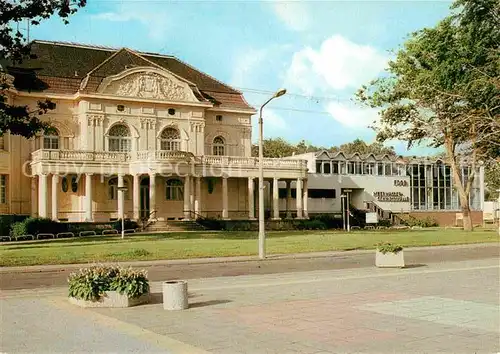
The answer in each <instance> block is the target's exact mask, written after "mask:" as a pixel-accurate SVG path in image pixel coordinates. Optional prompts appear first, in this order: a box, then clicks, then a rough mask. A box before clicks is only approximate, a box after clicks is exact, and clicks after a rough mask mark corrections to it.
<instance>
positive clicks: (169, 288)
mask: <svg viewBox="0 0 500 354" xmlns="http://www.w3.org/2000/svg"><path fill="white" fill-rule="evenodd" d="M162 288H163V309H164V310H170V311H175V310H185V309H187V308H188V307H189V304H188V289H187V282H186V281H184V280H172V281H165V282H163V285H162Z"/></svg>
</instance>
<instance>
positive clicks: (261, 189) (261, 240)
mask: <svg viewBox="0 0 500 354" xmlns="http://www.w3.org/2000/svg"><path fill="white" fill-rule="evenodd" d="M285 93H286V90H285V89H281V90H279V91H277V92H276V93H275V94H274V95H273V97H271V98H270V99H268V100H267V101H266V102H265V103H264V104H263V105H262V106H261V107H260V114H259V258H260V259H264V258H266V252H265V238H266V235H265V230H264V228H265V226H264V146H263V144H264V142H263V140H264V123H263V121H262V110H263V109H264V107H265V106H266V105H267V104H268V103H269V102H271V101H272V100H273V99H275V98H278V97H280V96H283V95H284V94H285Z"/></svg>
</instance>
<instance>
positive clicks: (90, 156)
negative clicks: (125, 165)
mask: <svg viewBox="0 0 500 354" xmlns="http://www.w3.org/2000/svg"><path fill="white" fill-rule="evenodd" d="M31 156H32V159H33V161H72V162H94V161H95V162H134V161H176V160H177V161H178V160H183V161H193V162H195V163H197V164H205V165H220V166H238V167H248V168H252V167H253V168H257V167H258V166H259V159H258V158H256V157H244V156H241V157H240V156H214V155H206V156H201V157H195V156H194V155H193V154H192V153H190V152H186V151H163V150H160V151H133V152H113V151H84V150H46V149H40V150H37V151H34V152H33V153H32V154H31ZM263 165H264V167H267V168H269V167H273V168H278V169H280V168H283V169H306V168H307V161H305V160H298V159H279V158H264V160H263Z"/></svg>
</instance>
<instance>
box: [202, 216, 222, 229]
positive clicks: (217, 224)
mask: <svg viewBox="0 0 500 354" xmlns="http://www.w3.org/2000/svg"><path fill="white" fill-rule="evenodd" d="M196 222H197V223H198V224H200V225H202V226H204V227H205V228H206V229H208V230H223V229H224V225H223V222H222V221H221V220H219V219H216V218H198V219H196Z"/></svg>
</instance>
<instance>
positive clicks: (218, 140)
mask: <svg viewBox="0 0 500 354" xmlns="http://www.w3.org/2000/svg"><path fill="white" fill-rule="evenodd" d="M225 147H226V143H225V141H224V138H223V137H222V136H217V137H215V138H214V143H213V154H214V155H218V156H223V155H225V153H226V151H225V150H226V149H225Z"/></svg>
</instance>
